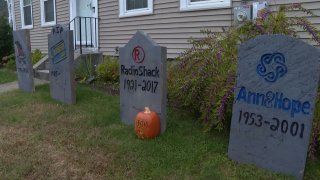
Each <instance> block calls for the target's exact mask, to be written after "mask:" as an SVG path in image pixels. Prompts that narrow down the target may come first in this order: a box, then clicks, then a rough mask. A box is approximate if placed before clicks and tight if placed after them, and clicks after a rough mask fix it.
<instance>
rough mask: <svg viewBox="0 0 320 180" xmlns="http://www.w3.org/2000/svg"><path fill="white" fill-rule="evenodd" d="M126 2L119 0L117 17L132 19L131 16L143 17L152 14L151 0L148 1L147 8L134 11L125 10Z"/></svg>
mask: <svg viewBox="0 0 320 180" xmlns="http://www.w3.org/2000/svg"><path fill="white" fill-rule="evenodd" d="M126 2H127V1H126V0H119V17H120V18H122V17H132V16H143V15H149V14H153V0H148V7H147V8H141V9H135V10H127V3H126Z"/></svg>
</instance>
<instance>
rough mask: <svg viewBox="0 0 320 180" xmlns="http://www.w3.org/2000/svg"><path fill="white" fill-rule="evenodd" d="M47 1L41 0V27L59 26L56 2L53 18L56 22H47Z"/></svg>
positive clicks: (54, 1)
mask: <svg viewBox="0 0 320 180" xmlns="http://www.w3.org/2000/svg"><path fill="white" fill-rule="evenodd" d="M45 1H47V0H40V9H41V26H42V27H47V26H54V25H56V24H57V18H56V0H53V13H54V14H53V17H54V20H53V21H50V22H46V21H45V12H44V2H45Z"/></svg>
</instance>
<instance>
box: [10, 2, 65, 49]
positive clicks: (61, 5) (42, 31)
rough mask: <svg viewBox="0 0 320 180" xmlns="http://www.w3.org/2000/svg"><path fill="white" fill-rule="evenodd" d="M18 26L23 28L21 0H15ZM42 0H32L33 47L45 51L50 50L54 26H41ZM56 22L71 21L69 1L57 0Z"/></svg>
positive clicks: (31, 33)
mask: <svg viewBox="0 0 320 180" xmlns="http://www.w3.org/2000/svg"><path fill="white" fill-rule="evenodd" d="M14 3H15V4H14V5H15V20H16V28H17V29H21V12H20V1H19V0H15V1H14ZM40 12H41V10H40V0H33V1H32V18H33V28H32V29H30V39H31V49H32V51H33V50H35V49H40V50H41V51H42V52H43V53H47V52H48V40H47V39H48V34H49V33H50V31H51V28H52V27H41V19H40V18H41V15H40ZM56 22H57V24H67V23H68V22H69V1H65V0H56Z"/></svg>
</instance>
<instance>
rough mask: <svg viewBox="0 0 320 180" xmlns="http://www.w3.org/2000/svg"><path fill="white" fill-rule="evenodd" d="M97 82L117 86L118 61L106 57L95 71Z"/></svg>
mask: <svg viewBox="0 0 320 180" xmlns="http://www.w3.org/2000/svg"><path fill="white" fill-rule="evenodd" d="M96 72H97V76H98V80H99V81H101V82H103V83H106V84H113V85H118V84H119V61H118V59H115V58H112V57H106V58H105V59H104V61H103V62H102V63H101V64H99V65H98V66H97V69H96Z"/></svg>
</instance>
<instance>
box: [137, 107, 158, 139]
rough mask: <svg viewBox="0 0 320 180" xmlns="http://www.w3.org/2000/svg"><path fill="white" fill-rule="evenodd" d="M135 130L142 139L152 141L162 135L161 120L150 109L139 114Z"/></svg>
mask: <svg viewBox="0 0 320 180" xmlns="http://www.w3.org/2000/svg"><path fill="white" fill-rule="evenodd" d="M134 130H135V132H136V135H137V136H138V137H139V138H140V139H151V138H154V137H156V136H158V135H159V134H160V118H159V116H158V115H157V113H156V112H153V111H150V109H149V108H148V107H145V108H144V112H139V113H138V114H137V116H136V119H135V124H134Z"/></svg>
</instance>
